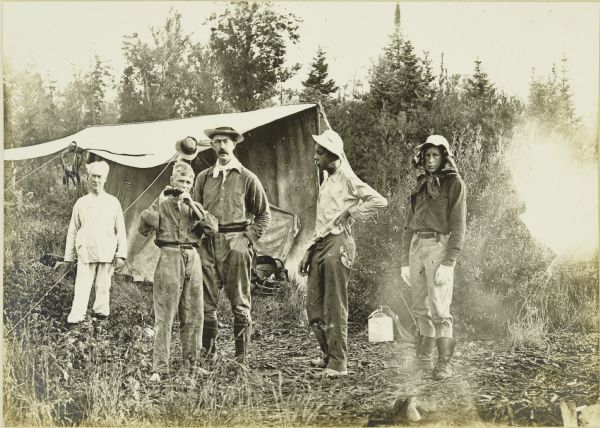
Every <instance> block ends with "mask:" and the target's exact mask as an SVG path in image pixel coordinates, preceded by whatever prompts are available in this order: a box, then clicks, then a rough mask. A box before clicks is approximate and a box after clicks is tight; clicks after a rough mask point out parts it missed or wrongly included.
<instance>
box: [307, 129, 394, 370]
mask: <svg viewBox="0 0 600 428" xmlns="http://www.w3.org/2000/svg"><path fill="white" fill-rule="evenodd" d="M313 139H314V140H315V155H314V160H315V163H316V165H317V167H318V168H319V169H320V170H321V171H327V178H326V179H325V180H324V181H323V184H322V185H321V188H320V190H319V198H318V200H317V220H316V225H315V231H314V234H313V239H312V242H311V244H310V246H309V248H308V249H307V250H306V253H305V255H304V257H303V259H302V261H301V262H300V265H299V266H298V271H299V273H300V275H308V281H307V286H306V311H307V314H308V320H309V323H310V326H311V329H312V330H313V333H314V334H315V337H316V339H317V342H318V343H319V346H320V348H321V351H322V357H321V358H318V359H316V360H313V361H311V363H312V364H313V365H316V366H320V367H323V368H324V369H325V371H324V375H325V376H327V377H337V376H345V375H347V374H348V368H347V354H348V349H347V348H348V344H347V337H348V282H349V280H350V273H351V271H352V265H353V262H354V257H355V252H356V246H355V244H354V239H353V238H352V229H351V226H352V224H353V223H354V221H355V220H366V219H367V218H368V217H369V216H370V215H372V214H373V213H374V212H375V211H376V210H377V209H379V208H385V207H386V206H387V200H386V199H385V198H384V197H383V196H381V195H380V194H379V193H377V192H376V191H375V190H374V189H373V188H371V186H369V185H368V184H366V183H364V182H363V181H362V180H361V179H359V178H358V177H357V176H356V174H354V171H352V168H351V167H350V164H349V163H348V159H347V158H346V155H345V154H344V143H343V141H342V139H341V138H340V136H339V135H338V134H337V133H336V132H335V131H333V130H330V129H328V130H326V131H325V132H323V133H322V134H321V135H313Z"/></svg>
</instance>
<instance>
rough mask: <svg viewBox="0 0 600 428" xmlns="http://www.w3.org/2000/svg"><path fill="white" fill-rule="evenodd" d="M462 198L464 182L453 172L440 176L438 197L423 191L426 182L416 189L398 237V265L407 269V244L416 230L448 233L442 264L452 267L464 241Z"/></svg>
mask: <svg viewBox="0 0 600 428" xmlns="http://www.w3.org/2000/svg"><path fill="white" fill-rule="evenodd" d="M419 182H420V181H419ZM419 187H420V188H419ZM466 195H467V191H466V187H465V183H464V181H463V180H462V178H461V176H460V175H459V174H458V173H457V172H456V171H454V170H451V171H447V172H444V173H443V174H442V175H441V177H440V195H439V196H438V197H437V199H435V200H434V199H433V198H432V197H431V196H430V195H429V193H428V192H427V184H426V183H425V184H423V185H421V186H417V188H416V189H415V191H414V192H413V194H412V195H411V196H410V208H409V210H408V214H407V217H406V228H405V230H404V236H403V237H402V256H401V263H402V266H408V256H409V251H410V242H411V240H412V237H413V235H414V233H415V232H417V231H433V232H439V233H442V234H450V238H449V240H448V252H447V255H446V259H445V260H444V261H443V262H442V264H444V265H446V266H453V265H454V263H455V261H456V258H457V257H458V254H459V253H460V250H461V248H462V245H463V242H464V239H465V229H466V219H467V203H466Z"/></svg>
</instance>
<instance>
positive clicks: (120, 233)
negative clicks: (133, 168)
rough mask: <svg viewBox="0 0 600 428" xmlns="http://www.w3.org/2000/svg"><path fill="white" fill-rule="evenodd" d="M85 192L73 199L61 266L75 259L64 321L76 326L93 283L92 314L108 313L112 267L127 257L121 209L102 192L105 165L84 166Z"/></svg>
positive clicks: (95, 316)
mask: <svg viewBox="0 0 600 428" xmlns="http://www.w3.org/2000/svg"><path fill="white" fill-rule="evenodd" d="M86 170H87V175H88V183H89V193H88V194H87V195H85V196H83V197H81V198H79V199H78V200H77V202H75V205H74V206H73V214H72V215H71V221H70V223H69V230H68V232H67V243H66V246H65V258H64V260H65V266H66V268H69V267H70V266H71V265H72V264H73V262H74V261H75V259H77V277H76V279H75V295H74V297H73V306H72V308H71V312H70V313H69V316H68V318H67V322H68V323H69V324H71V325H76V324H79V323H80V322H82V321H83V320H84V319H85V316H86V312H87V306H88V300H89V298H90V292H91V290H92V285H94V284H95V286H96V298H95V300H94V306H93V309H92V311H93V316H94V318H96V319H105V318H107V317H108V315H109V314H110V305H109V303H110V302H109V300H110V286H111V280H112V274H113V271H114V269H115V268H116V269H120V268H121V267H122V266H123V264H124V263H125V259H126V258H127V236H126V234H125V220H124V218H123V210H122V209H121V204H120V202H119V200H118V199H117V198H115V197H114V196H112V195H109V194H108V193H106V192H105V191H104V183H105V182H106V178H107V177H108V171H109V166H108V164H107V163H106V162H104V161H100V162H92V163H89V164H87V166H86Z"/></svg>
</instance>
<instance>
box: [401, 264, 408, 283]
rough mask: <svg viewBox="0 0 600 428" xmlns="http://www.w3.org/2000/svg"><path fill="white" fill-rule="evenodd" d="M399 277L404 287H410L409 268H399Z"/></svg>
mask: <svg viewBox="0 0 600 428" xmlns="http://www.w3.org/2000/svg"><path fill="white" fill-rule="evenodd" d="M400 276H401V277H402V280H403V281H404V282H405V283H406V285H408V286H409V287H410V268H409V267H408V266H402V267H401V268H400Z"/></svg>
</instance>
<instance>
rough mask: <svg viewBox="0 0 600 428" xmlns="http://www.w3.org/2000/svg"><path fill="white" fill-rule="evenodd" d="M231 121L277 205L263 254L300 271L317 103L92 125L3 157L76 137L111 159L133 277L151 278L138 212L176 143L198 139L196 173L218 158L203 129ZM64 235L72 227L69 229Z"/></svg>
mask: <svg viewBox="0 0 600 428" xmlns="http://www.w3.org/2000/svg"><path fill="white" fill-rule="evenodd" d="M216 126H233V127H234V128H236V129H237V130H239V131H240V132H242V133H243V134H244V137H245V140H244V142H242V143H241V144H239V145H238V146H237V147H236V149H235V151H236V155H237V157H238V158H239V159H240V161H241V162H242V164H243V165H244V166H246V167H247V168H248V169H250V170H251V171H253V172H254V173H255V174H256V175H257V176H258V178H259V179H260V181H261V182H262V184H263V186H264V187H265V190H266V192H267V196H268V198H269V202H270V204H271V208H272V216H273V220H272V224H271V226H270V228H269V230H268V231H267V233H266V234H265V236H264V237H263V239H261V241H260V242H259V248H258V250H259V253H260V254H267V255H271V256H274V257H278V258H281V259H283V260H285V262H286V265H288V268H289V269H293V270H295V265H296V263H297V260H298V259H299V258H300V257H301V256H302V253H303V251H304V249H305V248H306V245H307V243H308V241H309V240H310V236H311V233H312V230H313V228H314V224H315V213H316V200H317V195H318V183H319V177H318V171H317V168H316V167H315V165H314V162H313V160H312V157H313V140H312V137H311V135H312V134H317V133H319V128H320V119H319V109H318V106H317V105H315V104H298V105H289V106H280V107H273V108H268V109H262V110H256V111H252V112H244V113H229V114H220V115H209V116H200V117H193V118H185V119H174V120H165V121H157V122H144V123H135V124H122V125H110V126H94V127H90V128H86V129H84V130H82V131H80V132H78V133H76V134H74V135H72V136H69V137H65V138H62V139H59V140H55V141H51V142H48V143H43V144H38V145H36V146H31V147H24V148H17V149H8V150H5V151H4V159H5V161H18V160H24V159H30V158H34V157H40V156H47V155H50V154H53V153H56V152H59V151H61V150H65V149H67V148H68V147H69V145H70V144H71V143H72V142H75V143H76V144H77V147H79V148H81V149H83V150H85V151H86V152H88V153H90V154H91V155H90V157H92V158H93V157H102V158H104V159H106V160H108V161H109V163H110V165H111V171H110V174H109V178H108V180H107V183H106V190H107V191H108V192H109V193H111V194H113V195H115V196H116V197H117V198H118V199H119V200H120V201H121V205H122V207H123V208H124V209H127V211H126V213H125V222H126V226H127V232H128V243H129V257H128V258H129V260H128V261H129V264H130V268H131V271H130V272H129V273H130V274H132V275H134V277H135V278H136V279H144V278H145V279H149V280H151V279H152V276H153V271H154V267H155V266H156V261H157V258H158V254H159V251H158V249H157V248H156V246H155V245H154V242H153V238H149V239H144V238H143V237H142V236H141V235H140V234H139V233H138V232H137V224H138V219H139V214H140V212H141V211H142V210H144V209H145V208H146V207H148V206H149V205H150V204H151V203H152V202H153V201H154V199H155V198H156V197H157V196H158V195H159V193H160V192H161V190H162V189H163V188H164V186H166V185H167V184H168V182H169V176H170V173H171V168H169V167H167V164H168V163H169V162H170V161H172V160H173V158H174V156H175V154H176V152H175V142H176V141H177V140H179V139H181V138H184V137H186V136H188V135H191V136H193V137H195V138H196V139H197V140H198V141H199V142H200V145H201V148H202V151H201V152H200V153H199V154H198V156H197V157H196V159H195V160H194V161H192V166H193V168H194V170H195V172H196V173H198V172H200V171H201V170H202V169H204V168H207V167H208V166H210V165H212V164H213V163H214V162H215V160H216V157H215V155H214V153H213V151H212V150H209V149H210V142H209V141H208V140H207V138H206V136H205V135H204V133H203V130H204V129H206V128H212V127H216ZM65 233H66V231H65Z"/></svg>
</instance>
